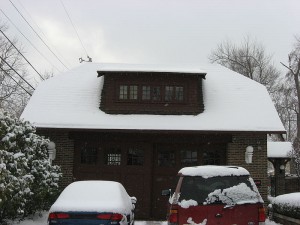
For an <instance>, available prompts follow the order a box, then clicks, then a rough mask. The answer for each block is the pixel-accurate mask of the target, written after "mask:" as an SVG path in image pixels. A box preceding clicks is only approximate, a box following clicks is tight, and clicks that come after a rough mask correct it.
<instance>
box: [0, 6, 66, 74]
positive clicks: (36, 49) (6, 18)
mask: <svg viewBox="0 0 300 225" xmlns="http://www.w3.org/2000/svg"><path fill="white" fill-rule="evenodd" d="M0 11H1V12H2V13H3V15H4V16H5V17H6V19H8V21H9V22H10V23H11V24H12V25H13V26H14V27H15V28H16V29H17V31H19V33H20V34H22V36H23V37H24V38H25V39H26V40H27V41H28V42H29V43H30V45H31V46H32V47H33V48H34V49H35V50H36V51H37V52H38V53H39V54H40V55H41V56H42V57H43V58H44V59H45V60H46V61H47V62H48V63H49V64H51V65H52V66H53V67H54V68H55V69H56V70H57V71H58V72H61V70H60V69H58V68H57V67H56V66H55V65H54V64H53V63H52V62H50V60H49V59H47V58H46V56H45V55H44V54H43V53H41V51H39V50H38V49H37V48H36V47H35V45H34V44H33V43H32V42H31V41H30V40H29V39H28V38H27V37H26V36H25V35H24V34H23V33H22V31H20V29H19V28H18V27H17V26H16V25H15V24H14V23H13V22H12V20H11V19H10V18H9V17H8V16H7V15H6V14H5V13H4V12H3V10H2V9H0Z"/></svg>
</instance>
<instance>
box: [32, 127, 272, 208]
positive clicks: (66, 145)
mask: <svg viewBox="0 0 300 225" xmlns="http://www.w3.org/2000/svg"><path fill="white" fill-rule="evenodd" d="M38 133H39V134H41V135H43V136H45V137H48V138H50V140H51V141H54V142H55V143H56V149H57V153H56V159H55V160H54V161H53V164H58V165H60V166H61V168H62V173H63V179H62V181H61V186H62V187H65V186H66V185H68V184H69V183H71V182H72V181H73V165H74V141H73V140H72V139H69V136H68V131H65V130H61V129H51V130H49V129H48V130H47V129H42V130H41V129H40V130H38ZM249 145H251V146H252V147H253V148H254V154H253V163H252V164H247V163H245V150H246V147H247V146H249ZM227 147H228V148H227V156H226V157H227V159H226V161H227V165H235V166H242V167H244V168H246V169H247V170H248V171H249V172H250V174H251V176H252V177H253V179H254V180H260V181H261V187H260V188H259V191H260V193H261V195H262V197H263V199H264V201H265V203H267V188H268V184H269V180H268V176H267V137H266V134H251V133H250V134H234V135H233V138H232V143H229V144H228V146H227Z"/></svg>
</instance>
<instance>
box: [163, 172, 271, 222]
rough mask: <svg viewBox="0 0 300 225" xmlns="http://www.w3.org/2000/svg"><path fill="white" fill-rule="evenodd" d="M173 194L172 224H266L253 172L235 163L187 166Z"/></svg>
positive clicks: (169, 220)
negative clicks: (250, 172)
mask: <svg viewBox="0 0 300 225" xmlns="http://www.w3.org/2000/svg"><path fill="white" fill-rule="evenodd" d="M178 175H179V181H178V184H177V187H176V190H175V193H174V194H173V195H172V196H171V193H170V190H164V191H163V192H162V194H163V195H168V194H170V196H171V197H170V199H169V203H170V204H169V210H168V224H169V225H218V224H220V225H264V224H265V219H266V217H265V210H264V207H263V200H262V198H261V196H260V194H259V192H258V190H257V187H256V185H255V183H254V181H253V179H252V178H251V177H250V174H249V172H248V171H247V170H246V169H244V168H242V167H234V166H197V167H186V168H183V169H181V170H180V171H179V173H178Z"/></svg>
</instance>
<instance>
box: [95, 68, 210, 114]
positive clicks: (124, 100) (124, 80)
mask: <svg viewBox="0 0 300 225" xmlns="http://www.w3.org/2000/svg"><path fill="white" fill-rule="evenodd" d="M98 75H99V76H104V83H103V89H102V92H101V101H100V102H101V103H100V109H101V110H102V111H103V112H105V113H108V114H157V115H197V114H199V113H201V112H203V110H204V104H203V94H202V80H203V79H204V78H205V74H204V73H181V72H143V71H138V72H136V71H102V72H100V71H98Z"/></svg>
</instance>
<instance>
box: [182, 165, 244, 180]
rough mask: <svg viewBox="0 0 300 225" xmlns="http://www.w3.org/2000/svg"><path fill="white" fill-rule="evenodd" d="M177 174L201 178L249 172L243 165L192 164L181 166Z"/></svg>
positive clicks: (241, 174) (239, 174)
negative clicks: (191, 165)
mask: <svg viewBox="0 0 300 225" xmlns="http://www.w3.org/2000/svg"><path fill="white" fill-rule="evenodd" d="M178 174H181V175H184V176H200V177H203V178H210V177H225V176H246V175H249V172H248V171H247V170H246V169H244V168H243V167H237V166H213V165H206V166H193V167H185V168H182V169H181V170H180V171H179V172H178Z"/></svg>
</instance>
